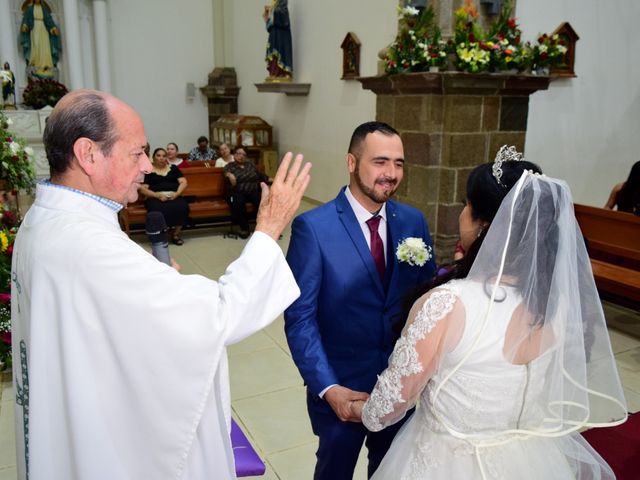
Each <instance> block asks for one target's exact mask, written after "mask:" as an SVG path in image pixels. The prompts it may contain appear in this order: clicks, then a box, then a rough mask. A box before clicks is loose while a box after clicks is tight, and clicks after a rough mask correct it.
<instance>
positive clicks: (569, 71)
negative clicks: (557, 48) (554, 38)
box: [551, 22, 580, 77]
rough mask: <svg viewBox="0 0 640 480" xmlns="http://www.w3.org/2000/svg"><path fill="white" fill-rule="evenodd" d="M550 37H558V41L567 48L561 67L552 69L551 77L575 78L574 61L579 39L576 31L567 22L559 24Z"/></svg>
mask: <svg viewBox="0 0 640 480" xmlns="http://www.w3.org/2000/svg"><path fill="white" fill-rule="evenodd" d="M551 35H558V37H559V38H560V41H561V42H562V43H563V44H564V46H565V47H567V53H565V54H564V59H563V62H562V63H563V65H562V66H559V67H553V68H552V69H551V75H557V76H559V77H575V76H576V73H575V70H574V65H575V61H576V42H577V41H578V40H579V39H580V37H579V36H578V34H577V33H576V31H575V30H574V29H573V27H572V26H571V24H570V23H569V22H564V23H561V24H560V25H559V26H558V28H556V29H555V30H554V32H553V33H552V34H551Z"/></svg>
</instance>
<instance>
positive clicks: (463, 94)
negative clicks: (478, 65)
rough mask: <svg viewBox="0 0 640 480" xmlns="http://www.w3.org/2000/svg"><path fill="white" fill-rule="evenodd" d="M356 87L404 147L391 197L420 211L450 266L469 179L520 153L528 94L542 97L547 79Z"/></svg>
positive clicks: (402, 79)
mask: <svg viewBox="0 0 640 480" xmlns="http://www.w3.org/2000/svg"><path fill="white" fill-rule="evenodd" d="M360 81H361V82H362V84H363V88H364V89H366V90H372V91H373V92H374V93H375V94H376V95H377V101H376V119H377V120H380V121H383V122H386V123H388V124H390V125H392V126H393V127H395V128H396V129H397V130H398V131H399V132H400V135H401V137H402V141H403V143H404V153H405V178H404V180H403V182H402V184H401V186H400V188H399V189H398V198H399V199H400V200H401V201H403V202H405V203H409V204H411V205H413V206H415V207H417V208H418V209H420V210H422V211H423V212H424V214H425V216H426V218H427V220H428V222H429V228H430V230H431V234H432V236H433V238H434V241H435V244H436V254H437V257H438V262H443V261H444V262H450V261H451V260H452V257H453V249H454V246H455V243H456V241H457V239H458V216H459V215H460V212H461V211H462V208H463V203H462V199H463V198H464V197H465V192H466V182H467V176H468V175H469V172H470V171H471V170H472V169H473V168H474V167H475V166H476V165H479V164H481V163H485V162H489V161H493V158H494V157H495V154H496V153H497V151H498V149H499V148H500V147H501V146H502V145H504V144H507V145H515V146H516V148H517V149H518V151H521V152H522V151H524V142H525V136H526V130H527V115H528V112H529V95H531V94H533V93H534V92H536V91H537V90H546V89H547V88H548V86H549V77H536V76H533V75H502V74H493V73H492V74H489V73H487V74H474V75H472V74H468V73H461V72H444V73H410V74H404V75H390V76H381V77H368V78H361V79H360Z"/></svg>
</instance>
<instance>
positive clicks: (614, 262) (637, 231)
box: [575, 204, 640, 309]
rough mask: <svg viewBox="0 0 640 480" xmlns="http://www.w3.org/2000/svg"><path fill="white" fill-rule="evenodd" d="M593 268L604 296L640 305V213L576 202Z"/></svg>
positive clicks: (577, 216)
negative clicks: (639, 215)
mask: <svg viewBox="0 0 640 480" xmlns="http://www.w3.org/2000/svg"><path fill="white" fill-rule="evenodd" d="M575 212H576V219H577V220H578V224H579V225H580V230H582V234H583V235H584V236H585V238H586V239H587V245H588V251H589V257H590V258H591V268H592V269H593V276H594V278H595V281H596V286H597V287H598V290H599V291H600V294H601V295H602V296H603V298H607V299H611V300H613V301H615V302H618V303H621V304H623V305H625V306H629V307H631V308H635V309H637V308H639V307H640V217H637V216H635V215H632V214H630V213H624V212H618V211H613V210H607V209H604V208H596V207H590V206H588V205H580V204H575Z"/></svg>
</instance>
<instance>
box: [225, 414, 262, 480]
mask: <svg viewBox="0 0 640 480" xmlns="http://www.w3.org/2000/svg"><path fill="white" fill-rule="evenodd" d="M231 445H232V446H233V457H234V458H235V460H236V475H237V476H238V477H250V476H257V475H264V472H265V470H266V468H265V466H264V462H263V461H262V460H261V459H260V457H259V456H258V454H257V453H256V451H255V450H254V449H253V447H252V446H251V443H249V440H248V439H247V437H245V435H244V433H243V432H242V430H240V427H239V426H238V424H237V423H236V421H235V420H234V419H231Z"/></svg>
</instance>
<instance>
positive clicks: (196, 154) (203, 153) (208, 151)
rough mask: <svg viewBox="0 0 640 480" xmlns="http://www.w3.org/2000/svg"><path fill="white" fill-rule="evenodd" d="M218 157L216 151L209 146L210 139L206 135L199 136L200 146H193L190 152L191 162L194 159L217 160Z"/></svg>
mask: <svg viewBox="0 0 640 480" xmlns="http://www.w3.org/2000/svg"><path fill="white" fill-rule="evenodd" d="M216 158H217V155H216V152H215V150H213V149H212V148H209V140H208V139H207V137H205V136H202V137H200V138H198V146H197V147H193V148H192V149H191V151H190V152H189V161H190V162H192V161H194V160H215V159H216Z"/></svg>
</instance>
